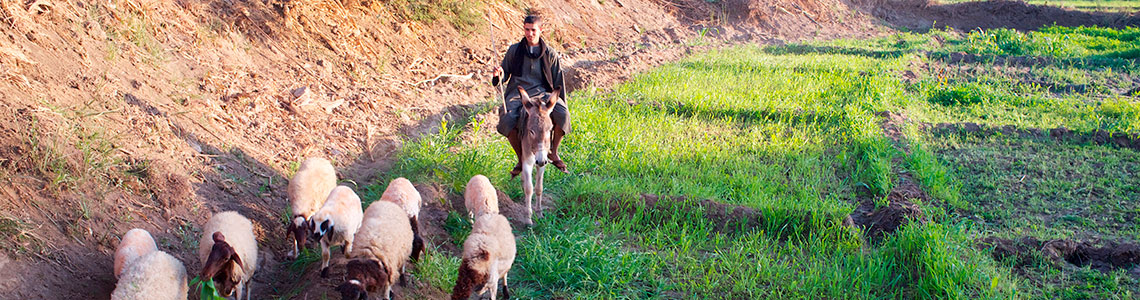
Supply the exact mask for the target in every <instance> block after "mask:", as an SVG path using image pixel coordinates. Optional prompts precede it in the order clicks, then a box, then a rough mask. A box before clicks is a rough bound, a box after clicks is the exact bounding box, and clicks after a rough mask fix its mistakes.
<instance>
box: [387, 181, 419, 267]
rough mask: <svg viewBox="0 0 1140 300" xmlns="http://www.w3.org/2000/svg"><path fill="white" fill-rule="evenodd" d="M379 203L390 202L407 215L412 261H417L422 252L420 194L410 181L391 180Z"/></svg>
mask: <svg viewBox="0 0 1140 300" xmlns="http://www.w3.org/2000/svg"><path fill="white" fill-rule="evenodd" d="M380 201H385V202H392V203H394V204H396V205H398V206H400V207H403V208H404V211H405V212H407V213H408V223H410V224H411V225H412V236H414V238H413V240H412V260H413V261H415V260H419V258H420V253H422V252H423V251H424V239H423V237H421V236H420V222H419V215H420V205H421V204H420V203H421V202H423V198H422V197H420V192H419V191H417V190H416V187H415V186H413V185H412V182H411V181H408V179H406V178H404V177H400V178H396V179H393V180H392V182H389V183H388V188H386V189H384V194H383V195H381V196H380Z"/></svg>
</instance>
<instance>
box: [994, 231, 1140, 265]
mask: <svg viewBox="0 0 1140 300" xmlns="http://www.w3.org/2000/svg"><path fill="white" fill-rule="evenodd" d="M977 247H978V248H981V249H993V257H994V258H995V259H999V260H1005V259H1016V260H1017V262H1018V265H1019V266H1022V265H1026V264H1029V263H1030V262H1031V261H1032V258H1033V256H1034V253H1039V254H1040V255H1041V256H1043V257H1045V258H1046V259H1049V260H1050V261H1052V262H1053V263H1054V265H1056V266H1058V267H1060V266H1064V265H1065V264H1072V265H1076V266H1079V267H1084V266H1089V267H1090V268H1093V269H1097V270H1100V271H1105V272H1107V271H1111V270H1113V269H1128V268H1132V267H1136V266H1140V244H1137V243H1119V242H1112V241H1097V242H1094V241H1081V242H1078V241H1073V240H1065V239H1057V240H1048V241H1042V240H1038V239H1036V238H1033V237H1023V238H1021V239H1017V240H1013V239H1004V238H998V237H987V238H983V239H981V240H979V241H978V244H977Z"/></svg>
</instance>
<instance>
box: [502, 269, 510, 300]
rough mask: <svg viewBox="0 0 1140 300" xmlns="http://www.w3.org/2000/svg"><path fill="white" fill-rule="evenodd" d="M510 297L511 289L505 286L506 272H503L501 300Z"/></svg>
mask: <svg viewBox="0 0 1140 300" xmlns="http://www.w3.org/2000/svg"><path fill="white" fill-rule="evenodd" d="M507 299H511V290H510V289H509V288H507V274H503V300H507Z"/></svg>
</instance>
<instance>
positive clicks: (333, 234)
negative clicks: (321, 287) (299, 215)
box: [310, 185, 364, 277]
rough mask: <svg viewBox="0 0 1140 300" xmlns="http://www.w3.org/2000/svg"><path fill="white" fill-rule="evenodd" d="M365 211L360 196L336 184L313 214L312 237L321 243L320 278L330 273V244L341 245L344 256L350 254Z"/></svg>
mask: <svg viewBox="0 0 1140 300" xmlns="http://www.w3.org/2000/svg"><path fill="white" fill-rule="evenodd" d="M363 218H364V211H363V210H362V209H361V208H360V197H359V196H357V195H356V192H353V191H352V189H351V188H349V187H347V186H343V185H342V186H338V187H336V188H334V189H333V190H332V192H331V193H329V197H328V199H327V200H325V205H324V206H321V210H318V211H317V212H316V213H315V214H313V217H312V220H311V221H310V222H312V224H311V225H310V226H312V227H313V239H315V240H318V241H320V242H321V277H328V275H329V259H330V258H331V256H332V252H331V251H329V247H332V246H335V245H344V253H345V254H346V255H345V256H348V255H349V254H351V253H352V247H353V239H354V236H356V231H357V229H359V228H360V222H361V219H363Z"/></svg>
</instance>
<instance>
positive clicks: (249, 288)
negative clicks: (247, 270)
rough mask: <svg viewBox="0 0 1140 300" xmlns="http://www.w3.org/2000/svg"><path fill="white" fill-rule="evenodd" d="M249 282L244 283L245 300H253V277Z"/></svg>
mask: <svg viewBox="0 0 1140 300" xmlns="http://www.w3.org/2000/svg"><path fill="white" fill-rule="evenodd" d="M249 280H250V282H249V283H242V285H245V300H249V298H253V277H250V278H249Z"/></svg>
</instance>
